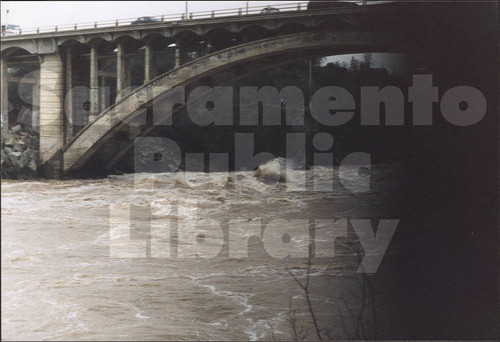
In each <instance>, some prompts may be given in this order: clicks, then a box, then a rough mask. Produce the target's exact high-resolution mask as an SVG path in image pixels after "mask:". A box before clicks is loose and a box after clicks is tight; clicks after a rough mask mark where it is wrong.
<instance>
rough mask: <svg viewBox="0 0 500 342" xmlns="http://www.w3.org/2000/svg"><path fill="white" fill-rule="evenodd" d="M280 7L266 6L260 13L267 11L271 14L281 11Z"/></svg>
mask: <svg viewBox="0 0 500 342" xmlns="http://www.w3.org/2000/svg"><path fill="white" fill-rule="evenodd" d="M279 11H280V10H279V9H277V8H274V7H271V6H267V7H266V8H264V9H263V10H262V11H260V13H263V14H264V13H266V14H270V13H279Z"/></svg>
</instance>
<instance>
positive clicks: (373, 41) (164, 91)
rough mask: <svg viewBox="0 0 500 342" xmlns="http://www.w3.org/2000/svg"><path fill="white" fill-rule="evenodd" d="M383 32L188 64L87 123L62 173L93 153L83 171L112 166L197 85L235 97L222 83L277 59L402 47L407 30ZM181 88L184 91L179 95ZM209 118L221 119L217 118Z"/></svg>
mask: <svg viewBox="0 0 500 342" xmlns="http://www.w3.org/2000/svg"><path fill="white" fill-rule="evenodd" d="M384 37H388V35H387V34H384V33H380V32H341V33H340V32H319V33H307V34H297V35H288V36H283V37H278V38H268V39H265V40H261V41H257V42H252V43H248V44H243V45H239V46H237V47H234V48H230V49H226V50H223V51H220V52H216V53H213V54H210V55H207V56H205V57H203V58H200V59H196V60H194V61H192V62H190V63H187V64H184V65H182V66H181V67H179V68H176V69H174V70H172V71H170V72H167V73H165V74H163V75H161V76H159V77H157V78H155V79H154V80H152V81H151V82H149V83H147V84H145V85H144V86H142V87H140V88H138V89H136V90H134V91H133V92H132V93H130V94H129V95H127V96H126V97H124V98H122V99H121V100H120V101H119V102H118V103H116V104H115V105H114V106H112V107H110V108H108V109H107V110H106V111H105V112H103V113H102V114H101V115H100V116H99V117H98V118H96V119H95V120H94V121H93V122H91V123H89V124H88V125H87V126H86V127H84V129H83V130H82V131H80V132H79V133H78V134H77V135H76V136H75V137H74V138H73V139H72V140H71V141H70V142H69V143H68V144H67V145H66V146H65V148H64V155H63V160H64V173H65V174H68V173H74V172H75V171H78V170H80V169H82V167H84V166H85V165H86V163H87V162H88V161H89V160H91V159H92V161H91V163H90V164H89V165H88V167H84V170H85V171H84V173H88V172H89V171H90V170H101V172H102V171H104V172H109V171H110V170H113V169H114V166H115V164H116V162H118V161H119V159H120V158H121V157H122V156H124V155H125V154H126V153H127V152H128V151H129V149H131V148H132V147H133V146H134V140H135V138H136V137H144V136H147V135H148V134H149V133H150V132H151V131H153V130H155V129H156V128H158V126H164V125H165V122H167V121H168V122H171V121H172V120H171V116H172V115H173V114H175V113H176V112H178V111H181V110H182V109H183V108H185V105H186V103H187V106H188V108H189V107H190V103H189V102H190V101H191V102H194V101H195V100H194V97H196V95H194V94H195V93H196V91H197V90H200V89H203V90H204V91H205V92H207V91H208V93H206V94H203V95H202V97H201V98H199V99H196V101H199V102H203V101H205V102H209V101H210V99H211V97H212V100H213V97H214V94H217V92H216V90H217V89H221V90H224V91H230V92H231V94H227V95H228V96H230V97H231V100H232V97H233V93H234V91H233V90H234V89H233V88H231V87H229V88H230V90H228V88H227V87H226V88H218V87H221V86H232V85H233V84H234V82H235V81H236V80H238V79H241V78H243V77H245V76H248V75H252V74H256V73H259V72H262V71H263V70H266V69H269V68H272V67H274V66H277V65H282V64H285V63H290V62H293V61H303V60H308V59H310V58H314V57H321V56H329V55H339V54H347V53H356V52H366V51H400V50H402V47H403V42H404V36H400V37H399V38H398V39H396V37H395V35H390V39H389V40H386V39H384ZM200 87H204V88H200ZM180 91H182V95H179V92H180ZM193 91H195V92H193ZM193 96H194V97H193ZM200 96H201V95H200ZM219 97H221V96H219ZM186 99H187V100H186ZM278 101H279V100H278ZM271 105H273V104H271ZM217 106H220V105H217ZM191 107H194V105H192V106H191ZM289 107H290V106H289ZM233 108H234V107H233V106H232V105H231V107H229V108H228V107H227V106H226V110H230V111H231V118H232V119H231V122H230V123H227V122H224V123H222V125H226V126H227V125H228V124H230V125H233V124H237V123H236V122H235V120H234V118H233V116H234V115H233V113H232V111H233ZM287 110H288V111H293V110H295V111H297V112H298V113H304V110H305V108H304V106H303V105H302V108H287ZM198 111H199V113H198V115H203V114H205V115H207V116H209V115H212V116H213V113H211V110H204V109H202V110H200V109H198ZM219 111H220V110H219ZM189 112H190V116H191V115H192V113H193V108H189ZM215 112H217V110H215ZM148 115H149V118H148ZM209 121H212V124H215V125H217V124H218V123H217V119H214V118H212V119H211V120H209ZM167 125H168V124H167ZM174 130H175V129H174Z"/></svg>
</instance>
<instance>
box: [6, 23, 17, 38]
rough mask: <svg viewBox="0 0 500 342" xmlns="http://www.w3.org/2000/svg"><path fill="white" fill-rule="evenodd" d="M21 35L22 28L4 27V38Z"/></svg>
mask: <svg viewBox="0 0 500 342" xmlns="http://www.w3.org/2000/svg"><path fill="white" fill-rule="evenodd" d="M15 34H21V26H19V25H13V24H5V25H2V36H11V35H15Z"/></svg>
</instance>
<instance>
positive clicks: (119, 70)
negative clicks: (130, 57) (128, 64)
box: [116, 43, 125, 101]
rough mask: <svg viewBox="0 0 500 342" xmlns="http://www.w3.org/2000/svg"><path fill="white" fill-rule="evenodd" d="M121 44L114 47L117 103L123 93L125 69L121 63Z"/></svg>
mask: <svg viewBox="0 0 500 342" xmlns="http://www.w3.org/2000/svg"><path fill="white" fill-rule="evenodd" d="M123 62H124V61H123V44H122V43H118V44H117V47H116V101H118V100H119V99H120V98H121V96H122V94H121V92H122V91H123V88H124V87H123V81H124V79H125V72H124V71H125V68H124V63H123Z"/></svg>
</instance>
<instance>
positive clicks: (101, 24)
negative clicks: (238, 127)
mask: <svg viewBox="0 0 500 342" xmlns="http://www.w3.org/2000/svg"><path fill="white" fill-rule="evenodd" d="M350 2H351V3H355V4H357V5H373V4H380V3H385V2H392V1H350ZM307 4H308V2H296V3H286V4H277V5H270V6H263V5H259V6H250V7H240V8H230V9H221V10H213V11H198V12H189V13H178V14H162V15H157V16H148V17H147V18H150V21H149V22H144V23H140V22H136V21H137V19H138V18H137V17H135V18H123V19H115V20H104V21H95V22H86V23H75V24H66V25H55V26H45V27H35V28H27V29H21V30H20V31H19V32H18V34H16V35H15V36H18V35H27V34H38V33H54V32H62V31H75V30H88V29H99V28H109V27H117V26H130V25H140V26H141V27H143V26H145V25H151V24H158V23H162V22H166V23H170V24H174V25H175V24H179V23H185V22H187V21H189V20H199V19H211V18H223V17H234V16H246V15H249V16H254V15H272V14H278V13H282V12H297V11H306V10H307ZM328 9H332V8H328ZM339 9H341V8H339ZM2 36H5V32H2ZM9 36H12V35H8V36H7V37H9Z"/></svg>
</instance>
